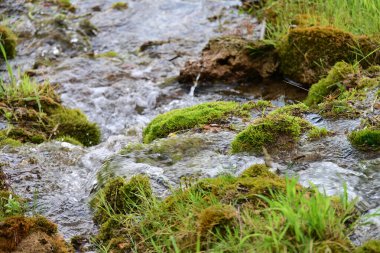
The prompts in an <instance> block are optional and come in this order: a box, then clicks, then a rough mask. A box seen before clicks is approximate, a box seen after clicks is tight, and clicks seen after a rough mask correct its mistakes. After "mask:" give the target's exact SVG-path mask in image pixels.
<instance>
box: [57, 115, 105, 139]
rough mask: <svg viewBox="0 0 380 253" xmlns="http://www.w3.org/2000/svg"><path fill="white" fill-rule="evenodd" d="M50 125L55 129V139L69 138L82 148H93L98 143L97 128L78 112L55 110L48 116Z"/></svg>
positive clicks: (98, 131)
mask: <svg viewBox="0 0 380 253" xmlns="http://www.w3.org/2000/svg"><path fill="white" fill-rule="evenodd" d="M50 125H51V127H52V128H53V129H56V137H61V138H63V137H64V136H69V137H71V138H74V139H75V140H77V141H79V142H80V143H82V144H83V145H84V146H93V145H96V144H99V142H100V129H99V127H98V126H97V125H96V124H95V123H91V122H89V121H88V119H87V117H86V115H84V114H83V113H82V112H81V111H79V110H76V109H64V108H60V109H57V110H55V111H54V112H53V113H52V114H51V116H50Z"/></svg>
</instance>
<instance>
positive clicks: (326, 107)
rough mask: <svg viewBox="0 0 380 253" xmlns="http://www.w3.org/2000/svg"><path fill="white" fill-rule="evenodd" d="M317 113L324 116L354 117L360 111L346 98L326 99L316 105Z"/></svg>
mask: <svg viewBox="0 0 380 253" xmlns="http://www.w3.org/2000/svg"><path fill="white" fill-rule="evenodd" d="M318 111H319V113H320V114H321V115H322V116H324V117H326V118H347V119H355V118H357V117H358V116H359V115H360V112H359V111H358V110H357V109H356V108H355V107H354V106H353V105H352V103H350V102H349V100H347V99H342V100H336V99H326V101H325V102H323V103H320V104H319V105H318Z"/></svg>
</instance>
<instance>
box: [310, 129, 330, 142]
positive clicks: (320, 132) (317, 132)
mask: <svg viewBox="0 0 380 253" xmlns="http://www.w3.org/2000/svg"><path fill="white" fill-rule="evenodd" d="M329 134H331V133H330V132H329V131H328V130H327V129H326V128H324V127H323V128H319V127H314V128H312V129H311V130H310V131H309V132H308V133H307V138H309V140H319V139H321V138H322V137H325V136H328V135H329Z"/></svg>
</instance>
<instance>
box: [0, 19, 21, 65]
mask: <svg viewBox="0 0 380 253" xmlns="http://www.w3.org/2000/svg"><path fill="white" fill-rule="evenodd" d="M16 43H17V37H16V35H15V34H14V33H13V32H12V31H11V30H10V29H9V28H7V27H5V26H2V25H0V44H1V45H2V46H3V48H4V51H5V55H6V58H8V59H12V58H14V57H15V56H16ZM0 58H4V55H3V52H2V50H0Z"/></svg>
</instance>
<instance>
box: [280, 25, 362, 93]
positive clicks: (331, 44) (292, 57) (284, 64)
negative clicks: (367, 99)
mask: <svg viewBox="0 0 380 253" xmlns="http://www.w3.org/2000/svg"><path fill="white" fill-rule="evenodd" d="M355 44H356V43H355V39H354V37H353V36H352V35H351V34H349V33H345V32H342V31H340V30H337V29H334V28H331V27H307V28H296V29H291V30H290V31H289V34H288V35H287V37H286V38H285V39H284V41H283V42H282V45H280V47H279V55H280V59H281V66H280V69H281V72H282V73H283V74H284V75H286V76H288V77H290V78H291V79H293V80H295V81H297V82H300V83H304V84H308V85H311V84H313V83H315V82H317V81H318V80H319V79H320V78H321V77H322V76H324V75H325V74H326V73H327V71H328V70H329V69H330V68H331V67H332V66H333V65H334V64H335V63H336V62H339V61H346V62H351V61H352V60H355V56H354V54H353V50H352V46H354V45H355ZM322 95H323V94H322Z"/></svg>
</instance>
